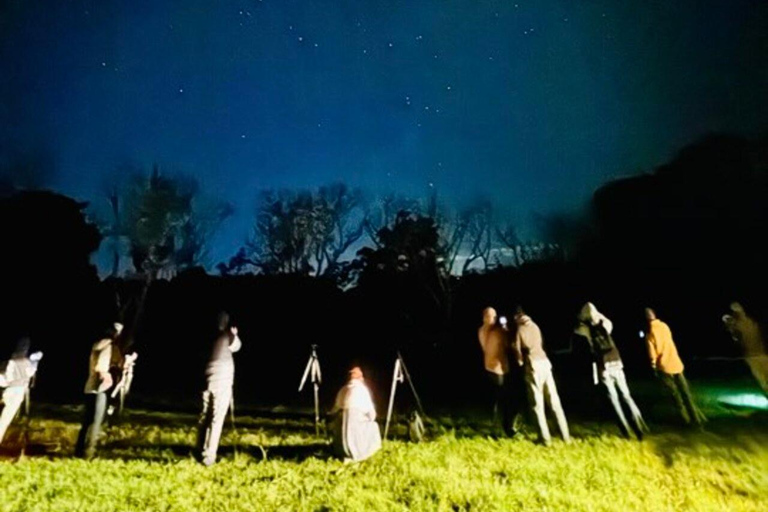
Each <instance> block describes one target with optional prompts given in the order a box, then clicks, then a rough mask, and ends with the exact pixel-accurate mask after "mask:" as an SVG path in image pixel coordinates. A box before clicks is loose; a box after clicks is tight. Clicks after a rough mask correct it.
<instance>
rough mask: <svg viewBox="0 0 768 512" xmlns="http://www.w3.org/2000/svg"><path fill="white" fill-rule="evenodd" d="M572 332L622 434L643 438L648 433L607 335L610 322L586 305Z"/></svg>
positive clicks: (619, 356) (617, 353) (619, 359)
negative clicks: (588, 358) (579, 340)
mask: <svg viewBox="0 0 768 512" xmlns="http://www.w3.org/2000/svg"><path fill="white" fill-rule="evenodd" d="M574 332H575V334H576V335H578V336H580V337H582V338H583V339H585V340H586V344H587V346H588V347H589V350H590V353H591V354H592V359H593V363H592V365H593V376H594V383H595V384H597V383H598V375H599V382H600V383H602V385H603V388H604V389H605V392H606V394H607V396H608V401H609V402H610V404H611V407H612V408H613V411H614V413H615V414H616V420H617V421H618V424H619V428H620V429H621V432H622V434H624V436H625V437H627V438H630V439H631V438H632V432H634V434H635V436H637V438H638V439H643V437H644V436H645V434H646V433H647V432H648V426H647V425H646V424H645V421H644V420H643V415H642V413H641V412H640V408H639V407H638V406H637V404H636V403H635V401H634V399H633V398H632V394H631V393H630V391H629V386H628V385H627V377H626V375H625V374H624V363H622V361H621V354H620V353H619V349H618V348H617V347H616V343H615V342H614V340H613V337H612V336H611V332H613V322H611V321H610V320H609V319H608V317H606V316H605V315H604V314H602V313H601V312H600V311H598V310H597V308H596V307H595V305H594V304H592V303H591V302H587V303H586V304H584V307H582V308H581V311H580V312H579V315H578V324H577V326H576V329H575V330H574ZM622 402H623V403H624V405H625V406H626V408H627V409H628V411H629V414H630V419H631V424H630V422H629V421H628V420H627V416H626V415H625V414H624V408H623V407H622Z"/></svg>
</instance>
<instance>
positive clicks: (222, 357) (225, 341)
mask: <svg viewBox="0 0 768 512" xmlns="http://www.w3.org/2000/svg"><path fill="white" fill-rule="evenodd" d="M237 333H238V331H237V327H235V326H232V325H230V320H229V314H227V313H226V312H221V313H219V318H218V334H217V336H216V339H215V340H214V342H213V347H212V350H211V355H210V358H209V359H208V364H207V366H206V368H205V378H206V388H205V391H203V410H202V412H201V414H200V420H199V422H198V430H197V449H196V452H197V456H198V457H199V458H200V462H202V463H203V464H204V465H205V466H211V465H213V464H214V463H215V462H216V453H217V452H218V449H219V441H220V440H221V431H222V429H223V427H224V420H225V418H226V417H227V411H228V410H229V407H230V404H231V402H232V386H233V385H234V382H235V359H234V357H232V354H233V353H235V352H237V351H238V350H240V347H242V342H241V341H240V337H239V336H238V335H237Z"/></svg>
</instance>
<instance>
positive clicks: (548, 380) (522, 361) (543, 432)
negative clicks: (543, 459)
mask: <svg viewBox="0 0 768 512" xmlns="http://www.w3.org/2000/svg"><path fill="white" fill-rule="evenodd" d="M515 325H516V327H517V332H516V333H515V343H514V346H515V351H516V357H517V363H518V365H520V366H522V367H523V368H524V372H525V382H526V383H527V385H528V396H529V398H530V402H531V405H532V406H533V412H534V415H535V417H536V423H537V424H538V428H539V441H541V442H542V443H544V444H545V445H546V446H549V445H550V444H551V443H552V438H551V436H550V434H549V426H548V425H547V416H546V413H545V410H544V398H545V396H546V401H547V403H548V404H549V407H550V409H551V410H552V413H553V414H554V415H555V419H556V420H557V426H558V428H559V430H560V434H561V435H562V436H563V440H564V441H566V442H569V441H570V440H571V436H570V433H569V431H568V422H567V420H566V419H565V412H563V406H562V405H561V404H560V396H559V395H558V394H557V386H556V385H555V378H554V376H553V375H552V363H550V362H549V358H548V357H547V354H546V352H544V347H543V344H544V340H543V338H542V336H541V330H540V329H539V326H538V325H536V324H535V323H534V322H533V320H531V317H529V316H528V315H526V314H525V312H524V311H523V309H522V308H521V307H518V308H517V311H516V313H515Z"/></svg>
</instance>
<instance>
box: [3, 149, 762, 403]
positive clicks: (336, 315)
mask: <svg viewBox="0 0 768 512" xmlns="http://www.w3.org/2000/svg"><path fill="white" fill-rule="evenodd" d="M153 186H154V188H152V191H153V192H152V193H153V194H155V195H150V196H149V197H151V198H156V197H158V195H157V194H159V195H160V196H162V197H164V198H166V199H167V198H168V197H171V198H172V199H173V201H171V203H172V204H174V205H176V206H178V207H179V208H180V209H181V210H183V208H184V206H185V204H186V203H185V200H186V198H188V196H185V195H184V194H183V193H180V192H179V191H178V190H177V189H175V188H173V187H170V186H169V184H168V182H165V181H163V180H162V179H160V178H158V180H157V181H156V182H155V184H154V185H153ZM766 197H768V141H767V140H766V139H765V138H763V139H747V138H743V137H739V136H732V135H722V134H720V135H711V136H708V137H705V138H702V139H700V140H697V141H694V142H693V143H692V144H690V145H688V146H686V147H684V148H682V149H681V151H680V152H679V153H678V154H677V155H676V156H675V157H674V158H673V159H672V160H671V161H670V162H668V163H667V164H665V165H663V166H660V167H659V168H658V169H656V170H654V172H652V173H644V174H638V175H636V176H633V177H628V178H625V179H621V180H614V181H610V182H608V183H606V184H605V185H603V186H602V187H600V188H599V189H598V190H596V192H595V194H594V196H593V199H592V202H591V216H590V218H588V219H570V218H567V217H566V218H558V219H557V222H553V223H552V226H551V232H552V236H553V241H554V242H556V244H557V246H558V247H563V248H566V250H562V251H560V250H558V251H553V252H550V253H545V254H541V255H538V256H536V257H532V258H529V259H525V258H523V259H522V260H518V261H515V262H513V263H511V264H507V265H499V264H495V263H493V262H492V261H489V263H490V264H488V265H486V266H485V267H484V268H483V269H482V270H476V271H468V272H466V273H465V274H464V275H462V276H455V275H451V274H450V273H449V272H448V267H447V265H448V264H449V260H448V259H446V256H445V255H446V251H447V249H446V244H445V240H444V237H443V235H441V232H440V228H441V226H440V225H439V224H438V223H436V222H435V219H434V218H433V217H430V216H429V212H430V210H429V207H427V208H426V209H423V210H419V211H412V210H408V209H406V210H405V211H404V212H403V213H401V214H399V215H398V214H397V212H395V215H394V217H393V218H391V219H389V220H388V221H387V222H385V223H383V224H380V225H377V227H378V229H377V230H376V232H375V236H376V240H377V241H376V244H374V245H372V246H371V247H367V248H362V249H361V250H359V251H358V252H357V255H356V257H355V258H354V259H353V260H352V261H351V262H346V263H345V262H340V264H339V265H337V266H335V267H333V272H328V273H327V274H326V275H322V276H319V277H314V276H313V275H311V274H312V273H311V272H309V271H308V270H307V268H306V267H304V266H302V265H301V264H298V265H294V266H287V267H282V266H280V265H277V266H276V265H275V260H274V258H275V257H277V256H280V255H282V254H285V253H284V252H281V251H276V252H273V253H270V254H269V255H267V256H269V258H272V259H268V260H263V261H261V262H260V263H262V264H263V265H262V266H261V267H259V268H260V271H259V274H258V275H255V274H254V273H253V272H250V271H244V272H239V271H238V272H232V273H230V275H227V276H216V275H211V274H207V273H206V272H205V271H204V270H203V269H201V268H199V267H195V266H194V265H190V266H188V267H182V266H180V267H179V268H177V269H176V272H174V273H172V274H170V275H169V277H171V279H164V278H163V277H164V275H166V274H164V273H163V271H164V269H166V268H168V267H167V266H168V264H169V263H168V262H169V261H171V262H174V261H175V262H178V261H182V260H181V259H179V258H177V259H174V258H173V257H171V255H169V254H168V253H166V250H167V248H168V247H169V245H168V241H167V234H168V233H167V232H166V229H170V228H168V225H165V224H163V225H162V226H161V227H162V229H160V231H161V235H163V236H159V237H157V236H154V235H153V236H149V235H148V234H147V233H146V232H144V231H141V232H140V233H139V235H137V236H139V241H140V242H142V243H145V242H146V244H145V245H141V244H138V245H137V246H136V247H135V248H133V252H132V254H131V257H132V258H133V259H134V261H140V262H141V268H142V269H143V272H142V273H139V274H138V275H137V276H135V277H138V278H139V279H136V278H130V279H122V278H110V279H107V280H101V279H99V276H98V274H97V271H96V269H95V268H94V267H93V265H91V264H90V262H89V257H90V255H91V254H92V253H93V252H94V251H95V250H96V249H97V248H98V247H99V244H100V243H104V239H105V238H104V235H103V234H102V233H100V232H99V230H98V228H97V227H96V226H94V225H93V224H91V223H90V222H88V219H87V217H86V215H85V214H84V212H85V208H86V205H85V204H83V203H78V202H77V201H75V200H72V199H70V198H67V197H65V196H63V195H60V194H57V193H52V192H44V191H13V190H10V189H6V193H5V194H3V198H2V217H1V219H2V233H4V236H5V237H6V247H7V250H6V251H3V262H2V266H1V267H0V268H2V271H3V273H4V286H3V289H2V294H3V295H4V301H3V302H4V304H6V307H5V315H6V318H7V320H6V321H5V322H4V324H3V332H2V348H3V351H4V352H9V351H10V348H11V346H12V344H13V343H14V341H15V339H16V338H17V337H18V336H19V335H21V334H23V333H27V334H29V335H30V336H31V338H32V343H33V346H35V347H37V348H41V349H42V350H44V351H45V352H46V359H45V360H44V361H43V363H42V366H41V376H40V384H39V390H37V391H36V393H39V396H40V397H45V398H48V399H55V400H62V401H77V400H78V399H79V396H80V395H79V394H80V393H81V392H82V385H83V383H84V381H85V376H86V368H87V360H88V350H89V347H90V345H91V344H92V343H93V342H94V341H95V339H96V338H97V337H98V335H99V332H100V331H101V330H102V329H103V328H104V327H105V326H106V325H108V324H109V323H110V322H112V321H114V320H115V319H118V318H119V319H121V320H123V321H125V322H126V324H127V325H128V327H129V328H130V329H132V330H133V332H132V336H133V340H134V342H135V343H134V347H135V349H136V350H137V351H138V352H139V354H140V358H139V361H138V363H137V377H136V393H137V396H143V397H147V398H155V399H159V398H162V397H165V398H166V399H169V400H176V401H183V400H186V399H188V400H190V401H192V402H194V401H195V400H197V399H198V394H199V393H198V390H199V388H200V386H201V382H202V381H201V379H202V367H203V363H204V359H205V357H206V354H207V350H208V346H209V344H210V341H211V339H210V338H211V330H212V328H213V324H214V323H215V318H216V313H217V312H218V311H220V310H224V309H226V310H228V311H230V312H231V313H232V315H233V317H234V319H235V321H236V322H237V323H238V325H239V326H240V327H241V333H242V336H243V340H244V343H245V346H244V349H243V351H242V353H241V354H239V355H238V362H237V364H238V377H237V386H238V389H241V390H242V393H244V394H245V395H246V396H248V397H249V398H248V399H247V401H248V402H250V403H255V404H258V403H281V402H290V401H292V400H296V399H297V396H296V394H295V388H296V387H297V386H298V378H299V377H300V372H301V370H302V369H303V365H304V363H305V362H306V359H307V357H308V355H309V347H310V345H311V344H314V343H317V344H319V345H320V347H321V349H320V350H321V352H320V356H321V362H322V363H323V365H324V366H325V367H327V371H326V372H325V374H326V375H327V376H328V379H327V380H328V385H330V386H331V387H333V385H334V384H337V383H340V382H341V379H343V376H344V374H345V373H344V369H345V368H347V367H349V366H350V365H351V364H360V365H362V366H363V367H364V369H365V370H366V371H367V374H369V375H370V376H371V380H372V381H373V382H375V383H376V386H375V389H376V390H377V392H379V393H382V394H383V393H384V390H385V389H386V386H387V384H388V379H390V378H391V376H390V372H391V370H392V368H391V365H392V363H393V357H394V355H393V354H394V353H395V351H396V350H398V349H399V350H401V351H402V352H403V353H404V355H405V357H406V359H407V361H408V363H409V367H410V369H411V371H412V372H413V373H414V377H415V378H416V379H417V382H418V384H419V385H420V386H422V387H423V388H424V390H425V393H426V394H427V396H429V397H430V398H431V399H433V400H434V401H435V402H434V403H439V402H442V403H446V404H450V403H451V402H457V403H458V402H465V401H471V397H472V393H473V390H476V389H478V388H480V387H481V386H482V385H483V380H482V366H481V363H480V361H481V360H480V355H479V348H478V345H477V340H476V328H477V326H478V325H479V323H480V312H481V310H482V308H483V307H485V306H487V305H494V306H496V307H497V308H498V309H499V311H500V312H501V313H502V314H508V315H509V314H510V313H511V312H512V311H513V308H514V307H515V305H518V304H522V305H523V306H524V307H525V308H526V310H527V311H528V312H529V313H530V314H531V315H532V317H533V318H534V319H535V320H536V321H537V322H538V323H539V325H540V326H541V327H542V330H543V332H544V335H545V339H546V344H547V347H548V350H550V351H551V353H552V354H553V357H554V358H555V367H556V371H557V372H559V375H560V376H561V377H562V378H563V379H565V380H566V382H574V383H583V382H584V380H585V379H587V380H588V378H589V375H590V374H589V372H588V371H587V366H586V365H585V364H583V361H581V362H579V361H580V355H579V354H578V350H576V351H575V352H574V353H570V354H569V353H567V352H568V351H569V349H570V348H572V346H571V345H572V336H571V330H572V328H573V324H574V321H575V315H576V313H577V311H578V309H579V308H580V307H581V305H582V304H583V303H584V302H586V301H592V302H594V303H596V304H597V306H598V308H599V309H600V310H601V311H603V312H604V313H605V314H606V315H607V316H608V317H609V318H612V319H613V320H614V323H615V325H616V340H617V344H618V345H619V347H620V349H621V351H622V354H623V356H624V359H625V363H626V364H627V367H628V372H629V374H630V376H640V377H642V376H643V375H645V374H646V373H647V371H648V369H647V360H646V358H647V356H646V353H645V347H644V344H643V341H642V340H641V339H639V337H638V330H640V329H642V327H643V322H642V308H643V307H645V306H652V307H655V308H656V309H657V311H658V312H659V315H660V316H661V318H663V319H664V320H665V321H668V322H669V323H670V325H671V326H672V328H673V332H674V333H675V338H676V341H677V343H678V346H679V347H680V350H681V353H682V354H683V357H684V359H686V360H688V361H689V362H692V367H693V368H692V370H693V371H692V372H691V374H692V376H693V377H694V378H695V377H696V375H697V371H702V372H705V371H706V369H705V368H704V367H703V366H700V365H697V364H696V363H695V361H696V360H697V359H698V358H705V357H711V356H728V357H739V356H740V355H741V354H740V350H739V347H737V346H736V344H734V343H733V341H732V340H731V339H730V336H729V335H728V334H727V332H726V331H725V329H724V328H723V325H722V321H721V316H722V315H723V314H724V313H726V312H727V311H728V306H729V304H730V303H731V302H733V301H737V302H739V303H741V304H742V305H743V306H744V307H745V310H746V311H747V312H748V313H749V314H750V315H751V316H752V317H754V318H756V319H757V320H758V321H759V322H761V323H762V325H763V326H765V323H766V320H768V315H766V301H765V293H764V283H765V282H768V280H766V267H765V263H764V262H765V261H767V259H766V256H768V255H766V248H765V244H764V240H763V238H764V233H765V227H766V226H767V225H768V207H767V206H766V201H765V198H766ZM163 211H165V210H163ZM174 211H175V210H174ZM273 217H274V216H273ZM273 217H270V218H273ZM278 217H279V216H278ZM185 218H186V217H185ZM484 219H485V220H484ZM169 225H171V226H176V224H173V223H171V224H169ZM178 225H179V226H185V225H186V224H184V222H181V221H180V222H179V223H178ZM277 226H282V224H277ZM468 226H474V227H473V228H471V229H475V230H476V231H477V233H479V235H478V236H477V238H476V239H477V240H479V241H480V243H485V242H484V241H487V240H488V239H489V237H491V236H499V237H502V236H503V232H502V233H497V232H494V231H493V229H495V228H493V227H492V226H491V225H490V224H489V223H488V222H487V218H486V217H483V216H482V215H479V216H478V217H473V218H472V219H471V222H470V224H468ZM467 229H468V230H470V228H469V227H468V228H467ZM181 232H182V233H184V231H183V230H182V231H181ZM150 234H152V233H150ZM187 235H188V233H187ZM142 237H143V238H142ZM182 238H183V237H182ZM147 240H149V241H148V242H147ZM184 240H187V241H190V242H189V243H192V242H195V241H197V239H196V238H195V237H194V236H191V235H190V238H189V239H184ZM278 240H280V239H278ZM185 244H186V242H185ZM185 244H182V245H181V246H178V245H173V244H170V247H171V248H173V249H174V250H176V249H178V250H181V249H182V248H185V247H187V245H185ZM329 247H331V246H329ZM193 248H197V246H193ZM326 249H327V250H330V249H329V248H328V247H326ZM477 251H478V252H482V251H481V249H480V248H478V249H477ZM296 254H297V253H296V252H295V251H294V252H291V253H290V255H289V256H290V257H296ZM301 254H304V253H301ZM486 254H487V253H486ZM276 255H277V256H276ZM484 258H488V257H487V256H484V257H480V259H481V260H482V259H484ZM183 261H190V260H183ZM296 261H298V262H299V263H300V262H301V261H303V260H302V258H301V257H298V258H297V259H296ZM267 263H269V264H267ZM278 263H279V262H278ZM147 284H148V286H149V288H148V293H147V295H146V303H144V304H143V311H142V314H141V315H139V316H137V315H135V309H136V308H137V307H138V306H137V305H138V304H139V302H140V300H141V296H142V289H143V287H144V286H145V285H147ZM136 318H140V322H139V325H131V323H133V322H135V319H136ZM561 353H562V354H561ZM738 368H741V370H743V367H742V366H739V367H738ZM741 370H738V371H736V372H735V374H736V375H740V374H741V373H743V372H742V371H741ZM585 376H586V377H585ZM723 376H724V377H725V376H726V375H723ZM294 381H296V382H294Z"/></svg>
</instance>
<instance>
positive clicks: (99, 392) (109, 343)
mask: <svg viewBox="0 0 768 512" xmlns="http://www.w3.org/2000/svg"><path fill="white" fill-rule="evenodd" d="M121 332H123V324H121V323H119V322H115V323H114V324H112V325H111V326H110V327H109V329H107V331H106V332H105V333H104V335H103V336H102V337H101V339H100V340H99V341H97V342H96V343H94V344H93V346H92V347H91V355H90V358H89V362H88V380H87V381H86V382H85V389H84V392H85V414H84V416H83V425H82V427H81V428H80V434H79V435H78V437H77V444H76V445H75V456H76V457H83V458H86V459H90V458H93V456H94V455H96V443H97V442H98V438H99V434H100V432H101V425H102V423H104V416H105V415H106V412H107V394H108V392H109V390H110V389H111V388H112V386H113V385H114V380H113V378H112V375H111V374H110V372H109V370H110V362H111V361H112V350H113V346H114V343H115V341H116V340H117V338H118V336H120V333H121Z"/></svg>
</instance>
